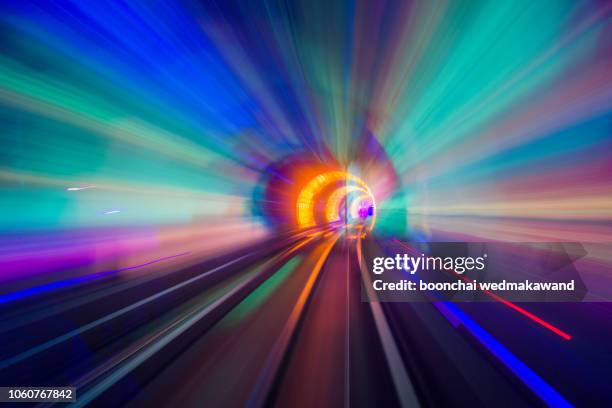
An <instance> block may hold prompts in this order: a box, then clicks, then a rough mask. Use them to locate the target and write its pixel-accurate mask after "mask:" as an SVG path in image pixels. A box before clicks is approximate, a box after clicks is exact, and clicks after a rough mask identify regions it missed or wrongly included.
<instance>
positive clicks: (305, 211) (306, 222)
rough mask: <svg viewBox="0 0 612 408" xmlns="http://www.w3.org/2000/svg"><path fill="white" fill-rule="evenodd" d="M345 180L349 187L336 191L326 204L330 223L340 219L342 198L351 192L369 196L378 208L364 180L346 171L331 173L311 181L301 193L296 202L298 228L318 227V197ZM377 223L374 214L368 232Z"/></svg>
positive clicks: (327, 217) (320, 175)
mask: <svg viewBox="0 0 612 408" xmlns="http://www.w3.org/2000/svg"><path fill="white" fill-rule="evenodd" d="M343 180H344V181H345V183H346V184H347V185H345V186H344V187H341V188H340V189H338V190H339V192H338V190H336V191H334V193H332V195H331V196H330V198H329V199H328V201H327V203H326V206H325V208H326V210H325V213H326V219H327V221H328V222H330V221H335V220H338V219H339V215H337V214H339V213H338V212H339V209H338V206H339V204H340V201H341V199H342V197H343V196H344V195H346V194H348V193H349V192H350V191H357V190H361V191H363V192H364V193H365V195H367V196H368V198H369V199H371V200H372V205H373V206H374V208H376V201H375V200H374V195H373V194H372V192H371V191H370V188H369V187H368V185H367V184H366V183H365V182H364V181H363V180H361V179H360V178H359V177H357V176H354V175H352V174H350V173H347V172H344V171H331V172H327V173H323V174H319V175H318V176H316V177H315V178H313V179H312V180H310V181H309V182H308V183H307V184H306V185H305V186H304V188H302V190H301V191H300V194H299V195H298V198H297V202H296V214H297V223H298V227H300V228H309V227H314V226H316V225H317V223H316V221H315V215H314V207H315V199H316V197H317V196H318V195H319V194H320V193H321V192H322V191H323V189H325V187H327V186H329V185H330V184H332V183H335V182H338V181H343ZM349 182H352V183H355V184H357V186H349V185H348V183H349ZM332 206H333V207H334V209H333V210H332V209H331V207H332ZM336 215H337V216H336ZM375 223H376V212H374V214H373V216H372V222H371V223H370V226H369V228H368V230H370V231H371V230H372V229H373V228H374V225H375Z"/></svg>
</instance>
